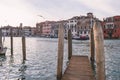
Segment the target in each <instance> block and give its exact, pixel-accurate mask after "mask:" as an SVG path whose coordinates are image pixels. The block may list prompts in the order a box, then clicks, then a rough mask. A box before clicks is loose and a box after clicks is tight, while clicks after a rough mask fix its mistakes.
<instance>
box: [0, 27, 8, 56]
mask: <svg viewBox="0 0 120 80" xmlns="http://www.w3.org/2000/svg"><path fill="white" fill-rule="evenodd" d="M6 51H7V47H4V46H3V41H2V30H1V29H0V55H5V54H6Z"/></svg>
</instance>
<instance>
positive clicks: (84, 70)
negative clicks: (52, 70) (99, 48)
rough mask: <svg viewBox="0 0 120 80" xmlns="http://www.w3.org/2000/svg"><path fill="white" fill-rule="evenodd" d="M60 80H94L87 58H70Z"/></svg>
mask: <svg viewBox="0 0 120 80" xmlns="http://www.w3.org/2000/svg"><path fill="white" fill-rule="evenodd" d="M61 80H95V77H94V74H93V71H92V68H91V64H90V61H89V59H88V57H87V56H72V57H71V59H70V62H69V65H68V67H67V69H66V70H65V73H64V74H63V77H62V79H61Z"/></svg>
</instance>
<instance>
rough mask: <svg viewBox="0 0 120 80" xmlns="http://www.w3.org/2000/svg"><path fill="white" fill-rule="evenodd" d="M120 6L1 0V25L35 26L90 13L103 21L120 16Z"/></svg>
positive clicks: (93, 0) (87, 0) (109, 1)
mask: <svg viewBox="0 0 120 80" xmlns="http://www.w3.org/2000/svg"><path fill="white" fill-rule="evenodd" d="M119 6H120V1H119V0H0V25H7V24H9V25H12V26H17V25H19V23H23V25H26V26H27V25H30V26H35V24H36V23H37V22H41V21H45V20H62V19H69V18H71V17H73V16H80V15H86V13H88V12H92V13H94V15H95V16H96V17H97V18H100V19H103V18H105V17H109V16H114V15H119V14H120V8H119ZM40 16H43V17H40Z"/></svg>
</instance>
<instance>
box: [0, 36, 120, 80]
mask: <svg viewBox="0 0 120 80" xmlns="http://www.w3.org/2000/svg"><path fill="white" fill-rule="evenodd" d="M64 43H65V45H64V69H63V71H64V70H65V68H66V63H67V40H65V41H64ZM4 45H5V46H6V47H8V50H7V53H6V57H0V80H56V67H57V50H58V48H57V46H58V40H57V39H49V38H32V37H31V38H26V46H27V60H26V62H25V63H23V62H22V47H21V46H22V45H21V38H20V37H16V38H14V49H13V50H14V53H13V54H14V55H13V57H11V56H10V38H9V37H7V38H6V39H5V42H4ZM104 48H105V58H106V59H105V61H106V79H107V80H120V40H105V41H104ZM89 49H90V48H89V40H87V41H74V40H73V54H74V55H89V52H90V50H89Z"/></svg>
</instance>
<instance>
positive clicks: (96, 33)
mask: <svg viewBox="0 0 120 80" xmlns="http://www.w3.org/2000/svg"><path fill="white" fill-rule="evenodd" d="M90 32H91V33H90V57H89V58H88V56H79V55H76V56H75V55H73V54H72V34H71V29H69V30H68V62H69V64H68V65H67V68H66V70H65V72H64V74H63V72H62V71H63V59H64V27H63V24H61V25H60V27H59V39H58V62H57V63H58V64H57V80H105V78H106V77H105V56H104V39H103V31H102V27H101V24H100V22H99V21H96V22H95V23H94V26H93V27H92V28H91V31H90ZM94 63H96V67H94V69H93V68H92V65H94ZM95 68H96V69H95ZM93 70H96V71H95V74H94V72H93Z"/></svg>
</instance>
